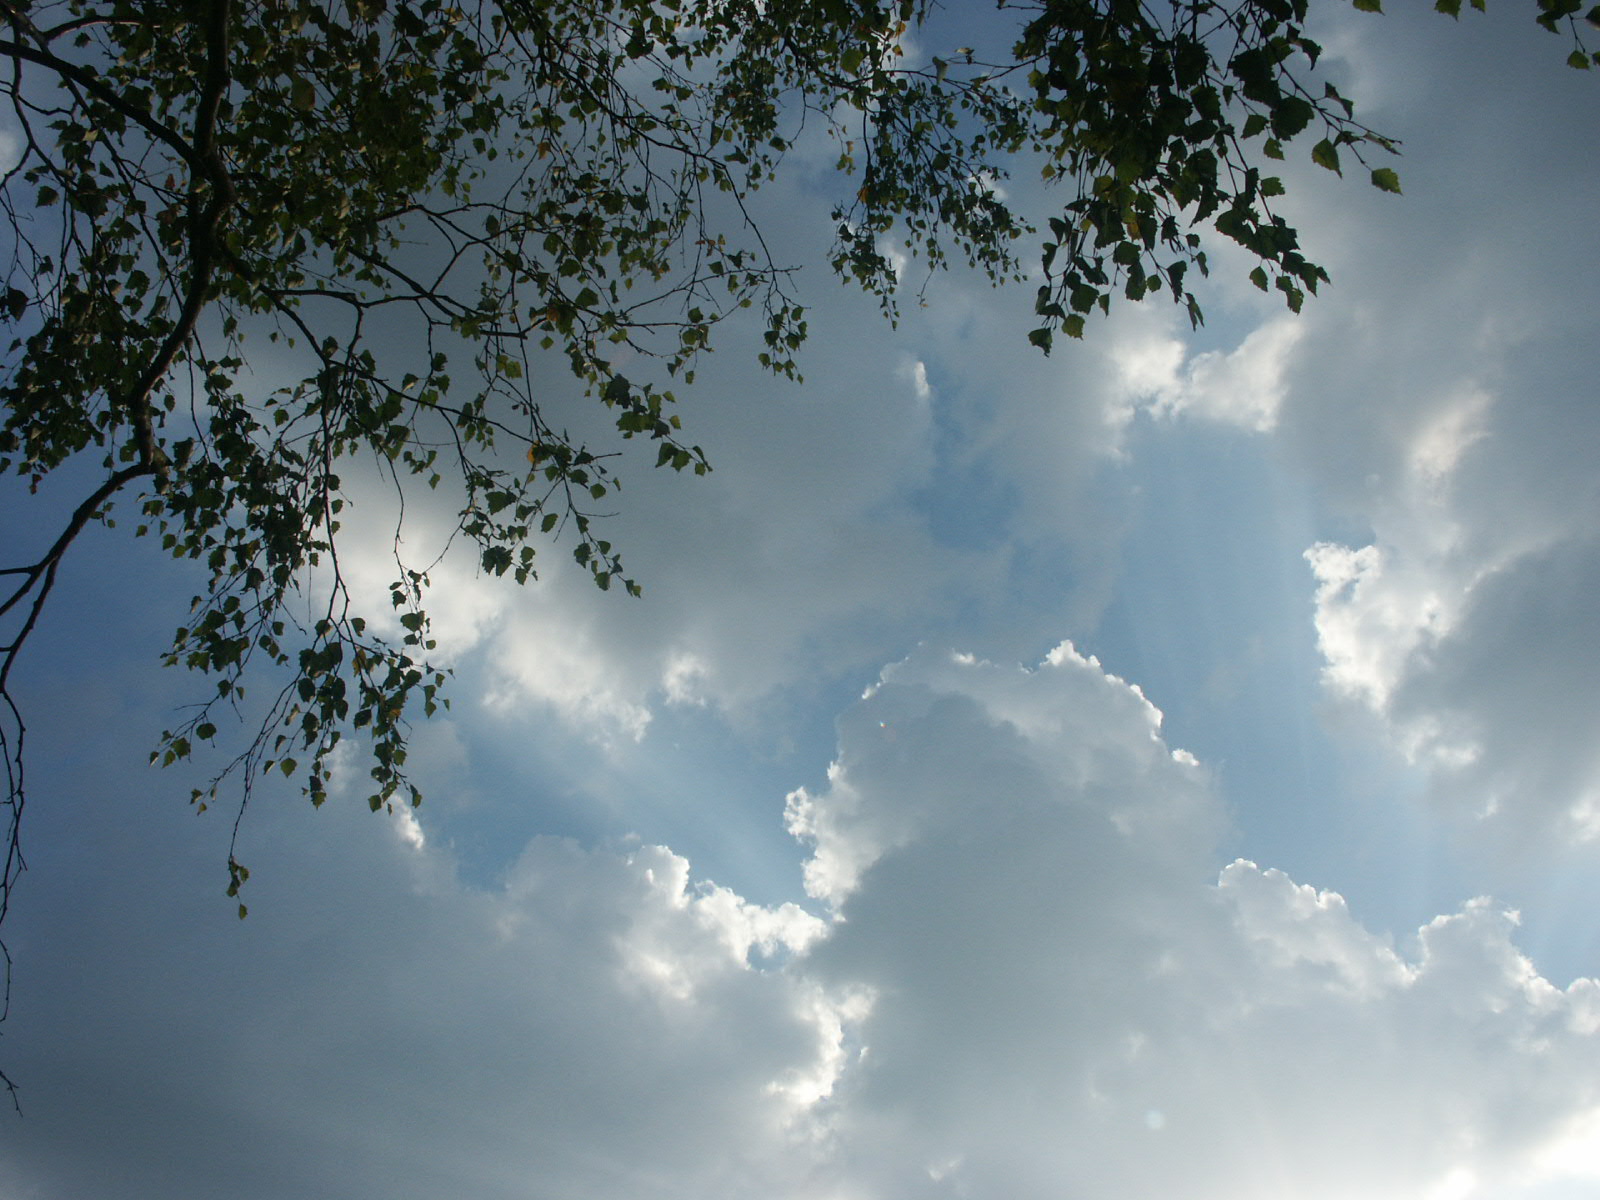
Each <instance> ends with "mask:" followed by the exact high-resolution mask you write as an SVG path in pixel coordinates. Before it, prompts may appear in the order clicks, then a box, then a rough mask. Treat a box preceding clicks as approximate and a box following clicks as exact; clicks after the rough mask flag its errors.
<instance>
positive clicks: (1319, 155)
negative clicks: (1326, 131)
mask: <svg viewBox="0 0 1600 1200" xmlns="http://www.w3.org/2000/svg"><path fill="white" fill-rule="evenodd" d="M1311 161H1312V162H1314V163H1316V164H1317V166H1319V167H1326V168H1327V169H1328V170H1330V171H1332V172H1333V173H1334V174H1336V175H1337V174H1340V171H1339V151H1338V150H1336V149H1335V148H1334V145H1333V143H1332V142H1330V141H1329V140H1328V139H1327V138H1323V139H1322V140H1321V141H1320V142H1318V143H1317V144H1316V145H1315V146H1313V147H1311Z"/></svg>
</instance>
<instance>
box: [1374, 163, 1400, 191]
mask: <svg viewBox="0 0 1600 1200" xmlns="http://www.w3.org/2000/svg"><path fill="white" fill-rule="evenodd" d="M1372 186H1373V187H1375V188H1377V189H1378V190H1379V191H1383V192H1394V193H1395V194H1396V195H1399V194H1400V176H1399V175H1397V174H1396V173H1395V172H1394V170H1393V169H1392V168H1389V167H1379V168H1378V169H1377V170H1375V171H1373V172H1372Z"/></svg>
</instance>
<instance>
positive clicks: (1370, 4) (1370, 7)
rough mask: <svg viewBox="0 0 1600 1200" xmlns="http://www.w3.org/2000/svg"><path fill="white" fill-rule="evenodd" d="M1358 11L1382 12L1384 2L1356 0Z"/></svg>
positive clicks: (1378, 0)
mask: <svg viewBox="0 0 1600 1200" xmlns="http://www.w3.org/2000/svg"><path fill="white" fill-rule="evenodd" d="M1355 5H1356V11H1357V12H1370V13H1381V12H1382V11H1383V4H1382V3H1381V0H1355Z"/></svg>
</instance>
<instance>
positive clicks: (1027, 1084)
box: [0, 645, 1600, 1200]
mask: <svg viewBox="0 0 1600 1200" xmlns="http://www.w3.org/2000/svg"><path fill="white" fill-rule="evenodd" d="M181 817H182V814H175V813H173V812H171V811H170V810H169V809H163V808H159V807H152V806H148V805H143V804H132V803H128V804H123V805H120V806H117V807H116V808H115V809H114V810H113V811H112V812H111V813H110V815H109V816H105V817H102V818H100V819H101V820H102V821H109V822H112V823H114V824H115V828H114V829H109V828H108V829H107V830H106V833H107V836H106V837H105V838H104V839H103V841H99V842H91V843H89V844H87V845H85V844H83V843H82V841H81V835H80V836H79V841H78V843H77V852H76V854H75V856H74V858H73V859H72V860H71V861H70V862H67V863H55V864H53V870H52V873H51V874H50V875H49V876H48V877H47V879H48V883H47V890H48V894H47V895H45V896H43V897H42V898H41V897H39V896H37V895H35V896H34V897H33V898H34V900H35V905H34V906H30V908H29V909H28V910H24V911H22V912H20V914H19V916H20V917H21V921H20V922H19V923H18V924H17V925H14V926H12V927H11V929H12V931H13V937H14V938H15V939H16V940H14V941H13V948H14V949H25V951H26V953H27V955H28V963H29V976H28V990H27V993H26V994H25V995H26V999H27V1002H26V1003H24V1004H19V1006H18V1007H17V1008H16V1009H15V1010H14V1012H13V1015H12V1018H11V1021H12V1023H11V1024H9V1025H8V1032H11V1033H14V1034H15V1035H16V1040H15V1041H13V1040H12V1039H8V1041H7V1045H8V1047H11V1046H21V1047H23V1053H22V1056H21V1059H20V1061H19V1060H18V1059H16V1058H13V1059H10V1060H8V1069H10V1070H11V1071H12V1072H13V1073H14V1074H18V1075H20V1076H21V1077H22V1078H23V1079H24V1080H25V1081H27V1082H28V1087H29V1092H28V1093H27V1094H26V1102H27V1103H28V1105H29V1116H28V1120H27V1123H26V1127H25V1128H24V1127H23V1126H21V1125H20V1124H19V1125H18V1126H16V1127H15V1128H6V1129H3V1130H0V1138H3V1139H4V1140H5V1142H6V1154H5V1155H4V1156H0V1161H3V1162H4V1163H5V1165H4V1166H0V1187H4V1188H7V1189H9V1192H10V1194H18V1195H40V1196H43V1197H55V1196H69V1195H88V1194H104V1193H107V1192H109V1191H115V1192H116V1193H117V1194H119V1195H130V1196H152V1197H153V1196H161V1197H162V1198H163V1200H184V1198H185V1197H190V1196H194V1197H199V1196H210V1195H214V1194H215V1187H216V1180H217V1179H219V1178H226V1179H228V1180H229V1188H230V1191H231V1192H232V1194H234V1195H238V1196H241V1197H244V1198H245V1200H249V1198H250V1197H254V1196H261V1197H268V1196H281V1195H287V1194H294V1195H299V1194H307V1195H313V1194H316V1195H320V1194H330V1195H341V1196H349V1197H365V1196H380V1195H381V1196H383V1197H385V1198H386V1200H395V1198H398V1200H405V1198H406V1197H411V1196H416V1197H423V1196H428V1197H432V1196H437V1195H440V1194H471V1195H474V1196H486V1197H501V1196H503V1197H508V1198H509V1197H539V1196H548V1195H555V1194H559V1195H563V1196H570V1197H575V1198H593V1200H614V1198H620V1197H624V1196H636V1195H638V1194H640V1192H641V1191H648V1192H649V1193H650V1194H652V1195H667V1196H700V1197H711V1198H713V1200H715V1198H718V1197H727V1198H729V1200H732V1198H735V1197H746V1196H750V1195H766V1196H774V1197H779V1198H782V1197H794V1198H795V1200H799V1198H800V1197H813V1196H817V1195H830V1196H850V1197H861V1198H863V1200H866V1198H871V1200H899V1198H901V1197H931V1196H943V1195H951V1196H964V1195H1007V1196H1015V1197H1018V1198H1019V1200H1028V1198H1029V1197H1035V1196H1038V1197H1044V1196H1059V1195H1061V1194H1063V1193H1066V1194H1075V1195H1085V1196H1114V1195H1127V1194H1136V1195H1171V1196H1175V1197H1186V1198H1193V1200H1213V1198H1218V1200H1220V1198H1221V1197H1224V1196H1226V1197H1229V1198H1236V1197H1245V1198H1248V1200H1256V1198H1260V1200H1267V1198H1268V1197H1278V1196H1282V1195H1295V1196H1306V1197H1311V1198H1312V1200H1345V1198H1346V1197H1348V1196H1350V1195H1363V1196H1373V1197H1377V1198H1379V1200H1385V1198H1388V1197H1393V1198H1394V1200H1400V1198H1401V1197H1405V1198H1408V1200H1409V1198H1410V1197H1414V1196H1426V1195H1436V1196H1439V1197H1445V1196H1449V1197H1451V1198H1452V1200H1490V1197H1494V1198H1495V1200H1502V1198H1504V1197H1520V1196H1524V1195H1526V1196H1527V1197H1529V1200H1532V1197H1533V1196H1534V1195H1535V1194H1536V1193H1535V1192H1533V1191H1530V1190H1527V1189H1531V1188H1535V1187H1537V1186H1540V1185H1541V1184H1542V1182H1545V1181H1549V1180H1555V1179H1566V1180H1579V1181H1582V1180H1588V1181H1589V1183H1590V1184H1591V1185H1592V1184H1594V1183H1596V1182H1600V1178H1597V1177H1596V1174H1595V1171H1594V1164H1593V1162H1592V1160H1585V1159H1584V1158H1583V1157H1582V1155H1581V1154H1578V1153H1577V1152H1576V1151H1575V1150H1574V1146H1575V1145H1577V1143H1576V1142H1575V1140H1574V1139H1576V1138H1578V1137H1579V1136H1580V1135H1581V1133H1582V1132H1583V1130H1585V1129H1587V1128H1589V1127H1590V1126H1589V1125H1586V1124H1585V1122H1592V1121H1594V1120H1595V1119H1596V1117H1595V1114H1596V1113H1597V1112H1600V1085H1597V1084H1596V1082H1595V1081H1596V1080H1597V1079H1600V985H1597V984H1596V983H1595V981H1593V980H1579V981H1577V982H1576V983H1574V984H1572V985H1571V986H1569V987H1568V988H1566V989H1561V988H1557V987H1555V986H1554V985H1552V984H1551V983H1549V982H1548V981H1546V980H1544V979H1543V978H1541V977H1540V976H1539V974H1538V973H1537V972H1536V971H1535V970H1534V969H1533V967H1532V966H1531V965H1530V963H1529V962H1528V960H1527V958H1526V957H1525V956H1524V955H1522V954H1521V952H1520V951H1519V950H1518V949H1517V947H1516V945H1515V943H1514V940H1513V939H1514V934H1515V917H1514V915H1513V914H1510V913H1508V912H1506V911H1505V910H1503V909H1502V908H1500V907H1498V906H1496V905H1495V904H1493V903H1492V902H1490V901H1487V900H1480V901H1474V902H1472V903H1470V904H1468V905H1467V906H1466V907H1464V908H1463V909H1462V910H1461V911H1459V912H1456V913H1453V914H1448V915H1445V916H1442V917H1440V918H1438V919H1436V920H1434V921H1432V922H1430V923H1429V924H1428V925H1426V926H1425V927H1424V928H1423V929H1421V930H1420V931H1418V933H1417V934H1416V935H1415V937H1414V938H1411V939H1408V940H1407V941H1405V942H1404V943H1401V944H1396V943H1395V942H1394V940H1393V939H1392V938H1390V937H1389V936H1387V935H1386V934H1384V933H1382V932H1377V931H1372V930H1369V929H1366V928H1364V927H1362V925H1361V924H1360V923H1359V922H1358V921H1357V920H1356V919H1355V918H1354V917H1353V916H1352V914H1351V913H1350V911H1349V909H1348V908H1347V907H1346V905H1345V904H1344V903H1343V901H1342V900H1341V899H1340V897H1338V896H1337V895H1334V894H1332V893H1328V892H1322V891H1317V890H1315V889H1314V888H1313V887H1310V886H1306V885H1303V884H1299V883H1297V882H1296V881H1294V880H1292V879H1290V878H1288V877H1287V876H1285V875H1284V874H1283V873H1281V872H1279V871H1276V870H1273V869H1271V868H1262V867H1259V866H1257V865H1256V864H1254V863H1250V862H1245V861H1236V862H1234V863H1232V864H1230V865H1226V866H1223V865H1222V863H1221V861H1220V859H1219V857H1218V855H1217V850H1216V843H1217V839H1218V836H1219V833H1220V832H1221V830H1222V828H1223V826H1224V819H1223V814H1222V811H1221V805H1220V802H1219V801H1218V799H1217V797H1216V794H1215V792H1214V789H1213V787H1212V784H1211V781H1210V779H1209V776H1208V773H1207V772H1206V770H1205V769H1204V768H1203V767H1202V766H1201V765H1200V764H1198V763H1197V762H1196V761H1195V760H1194V758H1193V757H1192V756H1190V755H1187V754H1184V753H1182V752H1181V751H1177V750H1174V749H1173V748H1172V747H1170V746H1169V745H1168V744H1167V742H1166V741H1165V740H1164V738H1163V736H1162V733H1161V715H1160V713H1159V712H1158V711H1157V710H1156V708H1155V707H1154V706H1153V705H1152V704H1151V703H1150V702H1149V701H1148V700H1147V699H1146V698H1145V697H1144V696H1143V695H1142V694H1141V693H1140V692H1139V690H1138V689H1137V688H1136V687H1134V686H1133V685H1131V684H1128V683H1126V682H1125V681H1123V680H1121V679H1118V678H1116V677H1115V676H1112V675H1110V674H1108V673H1106V672H1105V671H1104V670H1103V669H1102V668H1101V666H1100V665H1099V664H1098V663H1097V662H1095V661H1094V660H1093V659H1092V658H1090V657H1088V656H1085V655H1083V654H1081V653H1080V652H1079V651H1077V650H1075V649H1074V648H1073V647H1071V646H1070V645H1063V646H1061V647H1059V648H1058V649H1057V650H1056V651H1054V652H1052V653H1051V654H1050V655H1049V656H1048V657H1047V658H1046V659H1045V660H1044V661H1043V662H1042V663H1040V664H1039V665H1038V666H1037V667H1035V668H1032V669H1022V668H1018V667H1014V666H1004V665H996V664H994V663H990V662H985V661H982V660H978V659H975V658H973V657H971V656H966V655H952V654H947V653H942V652H936V651H934V650H923V651H919V652H918V653H917V654H915V655H913V656H912V657H911V658H910V659H908V660H906V661H904V662H902V663H900V664H898V665H896V666H893V667H891V668H889V669H888V670H886V671H885V672H884V673H883V676H882V678H881V680H880V681H879V682H878V683H877V684H876V685H875V686H874V687H873V688H872V689H870V690H869V692H868V694H867V695H865V696H864V697H863V698H862V699H861V700H860V701H859V702H858V703H856V704H854V705H853V706H851V708H850V709H849V710H848V711H847V712H846V713H844V714H843V715H842V716H841V718H840V723H839V744H838V754H837V758H836V761H835V763H834V765H833V768H832V770H831V772H830V775H829V778H828V780H827V782H826V784H825V786H823V787H820V788H818V789H816V790H815V791H811V792H807V791H800V792H796V793H795V794H794V796H792V797H791V800H790V805H789V821H790V825H791V828H792V829H793V831H794V832H795V833H796V834H797V835H798V836H799V837H800V838H801V840H802V842H803V843H804V844H805V845H806V846H807V847H809V852H810V866H809V869H808V874H807V883H808V887H809V889H810V891H811V893H812V894H813V896H814V897H815V898H816V899H817V901H818V902H819V906H818V911H806V910H804V909H803V908H801V907H800V906H797V905H795V904H793V903H784V904H775V905H759V904H755V903H752V902H750V901H749V900H747V899H745V898H744V897H741V896H739V895H737V894H736V893H734V892H733V891H731V890H729V889H727V888H725V887H719V886H717V885H716V884H714V883H712V882H709V881H706V880H703V879H699V878H697V876H696V873H695V871H694V869H693V866H692V864H690V863H689V862H688V861H687V860H686V859H684V858H683V857H682V856H681V855H678V854H675V853H673V852H672V851H671V850H669V849H667V848H665V847H661V846H651V845H639V844H627V843H619V844H613V845H601V846H593V847H584V846H581V845H579V844H577V843H575V842H573V841H570V840H566V839H561V838H553V837H540V838H535V839H534V840H533V841H531V842H530V843H529V844H528V846H527V847H526V849H525V850H524V852H523V853H522V855H521V856H520V858H519V859H518V860H517V861H516V862H515V864H514V865H513V867H512V868H511V869H510V870H509V871H508V872H507V873H506V875H505V877H504V879H503V881H502V882H501V883H500V884H499V885H498V886H495V887H491V888H488V889H479V888H473V887H468V886H465V885H464V884H463V883H461V882H460V881H459V880H458V878H457V877H456V875H455V872H454V869H453V864H452V861H451V858H450V855H449V852H448V849H447V848H445V847H443V846H441V845H439V844H436V843H435V841H434V840H432V839H430V840H429V841H427V842H426V843H424V844H420V845H419V844H416V843H415V842H411V843H407V842H406V841H405V840H403V839H402V838H400V837H395V838H376V839H374V838H372V837H371V836H370V829H369V827H368V825H367V824H366V819H365V818H364V817H362V816H361V815H360V814H357V813H354V812H349V811H327V812H324V813H321V814H319V815H318V816H317V818H316V821H317V823H318V824H317V831H316V832H317V838H318V842H317V843H316V844H314V845H311V846H308V845H307V844H306V842H305V839H304V837H303V836H298V835H297V832H296V831H297V830H298V829H299V828H300V827H299V826H298V825H297V824H296V823H295V822H293V821H292V820H291V819H289V818H288V817H286V816H283V815H281V814H280V815H273V816H271V817H269V818H264V819H262V818H258V822H259V823H258V824H257V826H256V827H255V834H254V838H253V842H254V844H253V847H252V848H253V855H252V857H253V860H254V861H255V862H256V864H257V866H258V867H259V868H261V869H260V870H258V874H257V879H256V880H255V881H252V884H251V886H252V888H253V889H255V894H254V895H253V896H252V916H251V919H250V921H248V922H246V923H245V924H244V925H243V926H240V925H238V923H237V922H232V921H231V920H230V919H229V917H228V915H227V913H226V912H225V911H223V910H222V906H221V905H220V904H219V903H218V901H217V898H216V897H215V896H214V895H213V894H212V893H211V892H210V891H209V890H208V889H205V888H203V887H196V886H195V885H194V884H193V881H194V880H197V879H199V878H200V875H199V874H198V872H190V871H188V870H181V871H175V870H173V869H171V866H170V861H171V858H172V855H173V849H172V848H173V846H174V845H176V846H179V847H185V848H186V849H185V850H184V853H186V854H188V855H189V856H190V857H194V856H196V855H198V854H199V853H200V850H199V847H198V845H197V843H196V842H195V836H196V835H195V834H194V832H193V830H194V829H195V828H196V826H195V823H194V822H192V821H190V822H187V823H185V824H183V825H178V824H176V823H175V821H176V820H179V819H181ZM61 825H62V830H58V831H57V834H58V836H59V834H60V833H61V832H62V831H63V830H66V829H68V828H69V827H70V826H71V825H72V821H71V819H70V816H68V815H63V817H62V818H61ZM184 831H188V832H184ZM45 832H46V833H47V834H48V833H49V831H48V830H46V831H45ZM57 844H59V843H55V842H52V841H50V840H49V839H48V837H47V840H46V842H45V843H44V844H43V847H42V849H43V852H44V854H45V855H46V856H47V857H48V856H49V855H50V854H51V851H52V850H53V849H54V847H55V846H56V845H57ZM158 847H164V850H158ZM1219 871H1220V875H1219ZM85 879H93V880H94V881H95V883H96V886H93V887H87V886H84V885H83V881H84V880H85ZM47 914H48V915H47ZM177 920H183V921H184V923H185V925H186V927H187V933H186V936H185V937H183V938H181V939H174V938H173V937H171V936H170V931H171V929H172V928H173V927H174V923H175V921H177Z"/></svg>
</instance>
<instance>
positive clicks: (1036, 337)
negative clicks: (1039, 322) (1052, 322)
mask: <svg viewBox="0 0 1600 1200" xmlns="http://www.w3.org/2000/svg"><path fill="white" fill-rule="evenodd" d="M1054 340H1055V338H1054V336H1053V335H1052V334H1051V332H1050V331H1049V330H1048V329H1034V330H1030V331H1029V333H1028V342H1029V344H1030V345H1034V346H1037V347H1039V349H1041V350H1043V351H1044V352H1045V353H1046V354H1049V353H1050V344H1051V343H1052V342H1053V341H1054Z"/></svg>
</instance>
